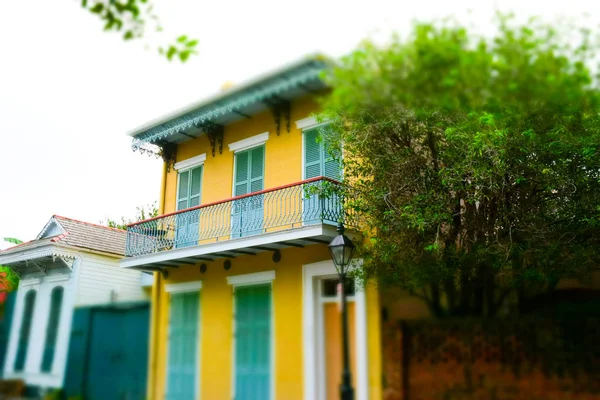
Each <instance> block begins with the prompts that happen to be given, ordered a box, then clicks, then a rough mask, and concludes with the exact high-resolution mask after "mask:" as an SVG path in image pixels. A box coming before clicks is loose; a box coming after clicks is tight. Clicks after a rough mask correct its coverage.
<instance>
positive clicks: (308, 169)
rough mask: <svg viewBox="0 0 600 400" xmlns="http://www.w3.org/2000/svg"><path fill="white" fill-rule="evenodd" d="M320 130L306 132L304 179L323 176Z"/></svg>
mask: <svg viewBox="0 0 600 400" xmlns="http://www.w3.org/2000/svg"><path fill="white" fill-rule="evenodd" d="M318 137H319V131H318V129H311V130H309V131H306V132H304V179H310V178H316V177H317V176H321V175H323V173H322V168H321V153H322V148H321V143H319V142H318V141H317V139H318Z"/></svg>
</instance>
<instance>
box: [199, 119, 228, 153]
mask: <svg viewBox="0 0 600 400" xmlns="http://www.w3.org/2000/svg"><path fill="white" fill-rule="evenodd" d="M197 128H198V129H201V130H202V131H203V132H204V133H206V136H208V141H209V142H210V147H212V155H213V157H214V156H215V153H216V148H217V144H218V145H219V154H223V133H224V132H225V128H224V127H223V125H219V124H215V123H214V122H210V121H205V122H202V123H201V124H198V125H197Z"/></svg>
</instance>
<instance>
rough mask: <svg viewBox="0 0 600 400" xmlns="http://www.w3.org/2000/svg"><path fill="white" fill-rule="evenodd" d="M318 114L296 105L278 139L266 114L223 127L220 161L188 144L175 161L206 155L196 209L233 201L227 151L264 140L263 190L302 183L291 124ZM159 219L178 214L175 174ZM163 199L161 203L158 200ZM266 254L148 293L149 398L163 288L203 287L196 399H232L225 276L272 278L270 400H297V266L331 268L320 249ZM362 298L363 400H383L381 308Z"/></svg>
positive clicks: (160, 386) (298, 144) (185, 269)
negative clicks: (275, 257) (276, 256)
mask: <svg viewBox="0 0 600 400" xmlns="http://www.w3.org/2000/svg"><path fill="white" fill-rule="evenodd" d="M315 110H316V103H315V102H314V101H313V100H312V99H310V98H304V99H301V100H298V101H295V102H294V103H293V104H292V109H291V118H290V119H291V124H290V128H291V131H290V132H289V133H288V132H287V130H286V121H285V120H284V119H283V118H282V121H281V122H282V123H281V132H280V135H279V136H278V135H277V134H276V132H275V124H274V120H273V117H272V115H271V113H269V112H264V113H261V114H259V115H256V116H253V117H252V118H251V119H246V120H241V121H239V122H236V123H234V124H231V125H229V126H226V127H225V133H224V145H223V153H222V154H219V153H218V149H217V152H216V155H215V157H213V156H212V154H211V151H212V150H211V148H210V146H209V143H208V139H207V138H206V136H205V135H203V136H201V137H199V138H197V139H194V140H190V141H187V142H185V143H183V144H181V145H180V146H179V148H178V154H177V161H182V160H185V159H188V158H190V157H194V156H196V155H199V154H202V153H206V155H207V158H206V161H205V163H204V172H203V181H202V194H201V204H207V203H210V202H214V201H218V200H224V199H227V198H230V197H232V184H233V167H234V153H233V152H231V151H229V148H228V146H227V145H228V144H229V143H232V142H236V141H238V140H241V139H244V138H247V137H251V136H254V135H257V134H260V133H263V132H267V131H268V132H269V134H270V136H269V140H268V141H267V142H266V145H265V176H264V179H265V180H264V187H265V189H268V188H272V187H277V186H281V185H285V184H289V183H293V182H297V181H300V180H302V134H301V131H300V130H297V129H296V124H295V121H296V120H299V119H303V118H306V117H308V116H309V115H310V114H311V113H312V112H313V111H315ZM164 183H165V185H164V187H165V189H164V203H163V204H161V211H162V212H164V213H168V212H172V211H175V209H176V197H177V193H176V189H177V172H176V171H173V170H172V171H171V172H169V173H168V174H166V178H165V182H164ZM161 198H163V197H162V196H161ZM271 256H272V254H271V253H270V252H266V253H260V254H258V255H256V256H241V257H237V258H235V259H233V260H232V268H231V269H230V270H229V271H225V270H224V269H223V260H222V259H221V260H215V261H213V262H207V263H206V264H207V266H208V270H207V272H206V273H204V274H201V273H200V271H199V268H198V266H197V265H196V266H187V265H186V266H181V268H179V269H171V270H170V271H169V273H170V275H169V277H168V278H167V279H166V280H164V279H162V278H160V277H157V279H156V283H157V288H155V290H154V291H153V314H152V315H153V319H152V329H153V334H152V335H151V336H152V349H151V355H150V360H151V365H150V369H151V371H150V374H149V379H150V382H149V390H148V393H149V397H150V398H151V399H163V398H164V394H165V377H166V344H167V333H168V332H167V330H168V329H167V328H168V319H169V315H168V312H169V307H168V306H169V295H168V293H165V292H164V286H163V285H164V283H177V282H185V281H192V280H202V282H203V286H202V290H201V295H200V296H201V297H200V298H201V300H200V320H201V329H200V340H201V347H200V357H201V366H200V373H201V376H200V377H199V380H200V382H201V384H200V388H201V393H200V394H201V398H202V399H230V398H231V388H232V369H233V365H232V328H233V327H232V319H233V315H232V310H233V292H232V288H231V286H229V285H228V284H227V281H226V276H228V275H239V274H245V273H252V272H260V271H267V270H275V272H276V279H275V281H274V283H273V307H274V338H275V339H274V340H275V344H274V345H275V354H274V357H275V370H274V372H273V373H274V380H275V395H276V396H275V398H276V399H286V400H287V399H292V400H293V399H302V398H303V384H304V383H303V364H302V363H303V338H302V265H304V264H309V263H313V262H318V261H323V260H329V259H330V257H329V254H328V252H327V248H326V246H325V245H312V246H308V247H306V248H290V249H285V250H283V251H282V261H281V262H279V263H277V264H276V263H274V262H273V261H272V260H271ZM366 297H367V325H368V331H367V338H368V343H367V349H368V360H369V362H368V364H369V366H368V368H369V376H368V381H369V395H370V396H369V397H370V399H381V380H382V378H381V354H380V352H381V350H380V349H381V346H380V307H379V296H378V292H377V289H376V287H375V286H372V285H370V286H368V287H367V289H366Z"/></svg>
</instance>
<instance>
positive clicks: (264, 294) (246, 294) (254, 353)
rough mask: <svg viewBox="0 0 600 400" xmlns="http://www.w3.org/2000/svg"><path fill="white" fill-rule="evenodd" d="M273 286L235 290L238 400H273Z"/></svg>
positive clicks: (236, 396) (236, 388)
mask: <svg viewBox="0 0 600 400" xmlns="http://www.w3.org/2000/svg"><path fill="white" fill-rule="evenodd" d="M271 329H272V327H271V285H270V284H267V285H251V286H243V287H238V288H236V289H235V400H268V399H270V398H271V373H272V371H271V346H272V343H271Z"/></svg>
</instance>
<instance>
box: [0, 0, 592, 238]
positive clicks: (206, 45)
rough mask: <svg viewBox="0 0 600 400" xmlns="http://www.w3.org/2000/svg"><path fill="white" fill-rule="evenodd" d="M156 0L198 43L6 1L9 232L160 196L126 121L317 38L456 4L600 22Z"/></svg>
mask: <svg viewBox="0 0 600 400" xmlns="http://www.w3.org/2000/svg"><path fill="white" fill-rule="evenodd" d="M157 3H158V4H157V8H156V10H157V11H158V13H159V14H160V15H161V19H162V22H163V25H164V27H165V33H164V36H163V40H165V41H168V39H170V38H172V37H175V35H177V34H180V33H187V34H189V35H190V36H193V37H197V38H199V39H200V44H199V51H200V56H197V57H194V58H192V59H191V60H190V61H189V62H188V63H186V64H184V65H181V64H178V63H168V62H166V61H165V60H164V59H163V58H162V57H159V56H158V55H157V53H156V52H155V51H154V49H152V50H144V46H143V44H142V43H139V42H137V43H136V42H128V43H125V42H123V41H122V40H120V38H119V37H118V36H116V35H111V34H107V33H104V32H102V27H101V24H100V22H99V21H96V19H95V18H94V17H93V16H91V15H88V14H87V13H86V12H84V11H83V10H82V9H81V8H80V7H79V4H80V2H79V1H78V0H71V1H65V0H52V1H50V0H34V1H2V2H0V238H2V237H4V236H10V237H18V238H20V239H23V240H30V239H33V238H34V237H35V235H37V233H38V232H39V230H40V229H41V228H42V227H43V225H44V224H45V223H46V221H47V220H48V219H49V218H50V216H51V215H52V214H60V215H64V216H67V217H72V218H77V219H82V220H85V221H90V222H95V223H97V222H99V221H100V220H101V219H105V218H106V217H108V216H110V217H112V218H119V217H120V216H122V215H127V216H132V215H133V214H134V212H135V207H136V206H138V205H141V204H147V203H150V202H152V201H154V200H157V199H158V192H159V185H160V174H161V173H160V171H161V162H160V161H159V160H156V159H153V158H149V157H148V156H146V155H140V154H139V153H133V152H132V151H131V148H130V143H131V139H130V138H129V137H128V136H126V135H125V132H126V131H128V130H130V129H133V128H135V127H136V126H137V125H140V124H142V123H144V122H146V121H148V120H150V119H153V118H156V117H158V116H160V115H162V114H165V113H167V112H169V111H172V110H173V109H174V108H178V107H180V106H183V105H185V104H187V103H190V102H192V101H196V100H198V99H200V98H202V97H205V96H207V95H210V94H212V93H213V92H215V91H217V90H218V89H219V87H220V86H221V84H222V83H223V82H225V81H227V80H231V81H233V82H240V81H243V80H245V79H247V78H249V77H252V76H253V75H255V74H258V73H261V72H263V71H264V70H268V69H272V68H274V67H277V66H278V65H280V64H282V63H285V62H289V61H291V60H294V59H297V58H299V57H301V56H303V55H305V54H307V53H311V52H315V51H321V52H324V53H326V54H329V55H332V56H338V55H341V54H343V53H345V52H347V51H349V50H351V49H352V47H353V46H354V45H356V44H357V43H358V42H359V41H360V40H361V39H363V38H365V37H367V36H373V35H387V33H389V32H391V31H393V30H395V31H400V32H406V31H407V29H408V28H409V26H410V21H411V20H414V19H420V20H423V19H431V18H438V17H445V16H450V15H453V16H456V17H458V18H459V19H461V20H465V21H467V22H475V23H476V24H477V25H478V26H479V27H480V29H482V30H483V31H485V30H486V28H489V26H490V25H489V24H490V21H491V17H492V15H493V13H494V10H495V9H496V8H499V9H501V10H504V11H507V10H512V11H514V12H516V13H517V15H518V16H520V17H529V16H531V15H540V16H542V17H543V18H544V19H546V20H553V19H555V18H556V17H558V16H575V17H577V16H581V15H583V14H584V13H588V14H590V19H591V20H592V21H591V22H593V23H597V22H600V5H594V3H597V1H596V2H594V1H585V0H570V1H558V0H554V1H551V0H549V1H538V0H454V1H441V0H438V1H434V0H419V1H402V0H396V1H392V0H387V1H386V0H369V1H365V0H301V1H294V2H290V1H275V0H254V1H247V0H235V1H233V0H220V1H201V0H168V1H167V0H158V1H157ZM468 10H471V12H470V14H469V13H468ZM468 15H470V16H468ZM588 22H590V21H588ZM3 247H6V245H4V244H0V248H3Z"/></svg>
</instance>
